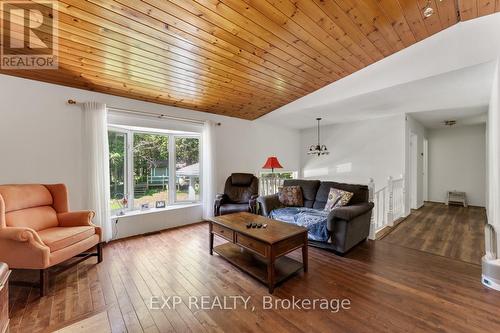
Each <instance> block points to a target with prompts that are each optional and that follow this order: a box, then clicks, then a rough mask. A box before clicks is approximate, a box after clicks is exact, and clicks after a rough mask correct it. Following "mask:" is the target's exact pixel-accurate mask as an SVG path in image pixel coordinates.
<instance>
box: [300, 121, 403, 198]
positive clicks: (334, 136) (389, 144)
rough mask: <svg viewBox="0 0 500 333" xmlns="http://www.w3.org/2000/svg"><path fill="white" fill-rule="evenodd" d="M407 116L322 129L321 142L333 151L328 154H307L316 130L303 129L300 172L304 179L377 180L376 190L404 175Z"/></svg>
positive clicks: (314, 139)
mask: <svg viewBox="0 0 500 333" xmlns="http://www.w3.org/2000/svg"><path fill="white" fill-rule="evenodd" d="M404 132H405V128H404V117H403V116H393V117H384V118H378V119H371V120H365V121H358V122H352V123H343V124H336V125H329V126H325V127H322V128H321V144H325V145H326V146H327V148H328V149H329V150H330V154H329V155H326V156H320V157H318V156H308V155H306V153H307V151H308V149H309V146H310V145H312V144H316V141H317V129H316V128H310V129H307V130H302V131H301V136H300V137H301V139H300V140H301V147H302V149H301V154H302V155H301V159H302V162H301V169H302V170H301V173H302V176H303V177H304V178H310V179H321V180H334V181H341V182H349V183H359V184H367V183H368V182H369V179H370V178H373V179H374V180H375V187H376V189H379V188H382V187H384V186H385V185H386V184H387V178H388V177H389V176H392V177H394V178H396V177H399V176H400V175H401V174H403V170H404Z"/></svg>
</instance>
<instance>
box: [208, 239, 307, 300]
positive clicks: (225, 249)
mask: <svg viewBox="0 0 500 333" xmlns="http://www.w3.org/2000/svg"><path fill="white" fill-rule="evenodd" d="M213 250H214V252H216V253H217V254H218V255H220V256H221V257H223V258H224V259H226V260H227V261H229V262H230V263H231V264H233V265H234V266H236V267H238V268H239V269H241V270H243V271H245V272H246V273H248V274H250V275H252V276H253V277H255V278H256V279H258V280H259V281H261V282H263V283H265V284H267V285H269V278H268V262H267V261H266V259H265V258H263V257H261V256H259V255H256V254H253V253H252V252H250V251H248V250H245V249H244V248H242V247H239V246H238V245H235V244H233V243H224V244H222V245H219V246H216V247H214V248H213ZM303 267H304V266H303V264H302V263H301V262H299V261H297V260H294V259H292V258H290V257H287V256H282V257H279V258H277V259H276V260H275V261H274V279H275V283H274V285H269V289H270V292H272V290H273V288H274V286H275V285H276V284H278V283H280V282H282V281H284V280H285V279H287V278H289V277H290V276H292V275H293V274H295V273H297V272H298V271H300V270H301V269H302V268H303Z"/></svg>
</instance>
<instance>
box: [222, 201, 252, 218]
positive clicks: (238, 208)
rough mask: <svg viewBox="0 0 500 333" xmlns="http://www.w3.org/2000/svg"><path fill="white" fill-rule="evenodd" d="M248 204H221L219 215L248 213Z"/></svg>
mask: <svg viewBox="0 0 500 333" xmlns="http://www.w3.org/2000/svg"><path fill="white" fill-rule="evenodd" d="M249 207H250V206H249V205H248V203H244V204H223V205H221V206H220V213H221V215H225V214H231V213H239V212H248V211H249Z"/></svg>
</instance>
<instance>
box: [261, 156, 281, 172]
mask: <svg viewBox="0 0 500 333" xmlns="http://www.w3.org/2000/svg"><path fill="white" fill-rule="evenodd" d="M282 168H283V167H282V166H281V164H280V162H279V161H278V158H277V157H276V156H271V157H268V158H267V161H266V164H264V166H263V167H262V169H271V170H272V171H274V169H282Z"/></svg>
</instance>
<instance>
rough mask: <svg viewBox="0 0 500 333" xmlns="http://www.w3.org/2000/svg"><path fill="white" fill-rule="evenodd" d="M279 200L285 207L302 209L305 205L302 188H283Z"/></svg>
mask: <svg viewBox="0 0 500 333" xmlns="http://www.w3.org/2000/svg"><path fill="white" fill-rule="evenodd" d="M278 199H279V201H280V202H281V203H282V204H283V205H285V206H295V207H302V206H303V205H304V199H303V198H302V189H301V188H300V186H283V188H282V189H281V191H280V192H279V194H278Z"/></svg>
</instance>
